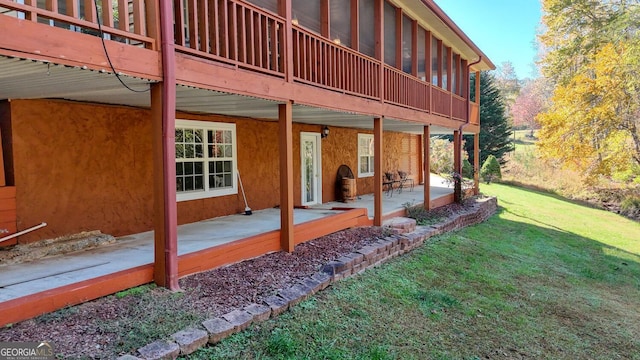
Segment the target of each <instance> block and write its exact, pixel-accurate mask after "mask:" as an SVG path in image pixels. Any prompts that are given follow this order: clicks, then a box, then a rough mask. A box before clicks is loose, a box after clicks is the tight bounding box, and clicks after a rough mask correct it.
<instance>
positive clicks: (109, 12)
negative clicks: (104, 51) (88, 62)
mask: <svg viewBox="0 0 640 360" xmlns="http://www.w3.org/2000/svg"><path fill="white" fill-rule="evenodd" d="M145 1H153V0H118V1H111V2H110V4H111V6H103V2H104V1H103V0H97V4H98V6H97V8H98V10H99V11H100V13H98V12H96V5H95V3H94V0H76V1H57V0H46V1H38V0H24V1H21V2H20V3H19V2H17V1H15V0H0V13H4V15H5V16H6V15H9V16H15V17H17V18H19V19H25V20H29V21H33V22H38V23H40V24H43V25H49V26H55V27H59V28H64V29H68V30H71V31H74V32H81V33H85V34H90V35H95V36H101V33H100V30H102V35H103V36H104V38H105V39H109V40H114V41H119V42H123V43H127V44H130V45H135V46H144V47H146V48H150V49H155V46H156V42H155V39H153V38H150V37H148V36H147V25H146V21H145V15H144V14H145V7H146V4H145ZM22 2H24V4H21V3H22ZM99 24H100V25H99ZM5 35H6V34H5ZM3 36H4V35H3Z"/></svg>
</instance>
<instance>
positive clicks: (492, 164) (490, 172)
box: [480, 155, 502, 184]
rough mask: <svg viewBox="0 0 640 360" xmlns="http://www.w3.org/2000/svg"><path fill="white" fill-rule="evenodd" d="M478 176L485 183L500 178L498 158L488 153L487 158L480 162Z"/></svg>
mask: <svg viewBox="0 0 640 360" xmlns="http://www.w3.org/2000/svg"><path fill="white" fill-rule="evenodd" d="M480 176H481V177H482V179H483V180H484V182H486V183H487V184H490V183H491V181H493V180H495V179H501V178H502V174H501V173H500V163H498V159H496V157H495V156H493V155H489V157H488V158H487V160H485V161H484V164H482V169H480Z"/></svg>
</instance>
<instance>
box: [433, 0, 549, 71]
mask: <svg viewBox="0 0 640 360" xmlns="http://www.w3.org/2000/svg"><path fill="white" fill-rule="evenodd" d="M434 1H435V3H436V4H438V6H440V8H441V9H442V10H444V12H445V13H446V14H447V15H448V16H449V17H450V18H451V19H452V20H453V21H454V22H455V23H456V24H457V25H458V27H460V29H462V31H464V33H465V34H467V36H468V37H469V38H470V39H471V41H473V42H474V43H475V44H476V45H477V46H478V47H479V48H480V50H482V52H484V53H485V54H486V55H487V56H488V57H489V59H491V61H492V62H493V63H494V64H495V65H496V66H499V65H501V64H502V63H503V62H506V61H511V63H512V64H513V67H514V68H515V70H516V74H517V76H518V78H519V79H523V78H527V77H534V76H535V73H534V72H533V64H534V62H535V56H536V53H537V50H536V49H535V47H534V46H535V45H534V42H535V39H536V29H537V27H538V24H539V23H540V17H541V5H540V1H539V0H434Z"/></svg>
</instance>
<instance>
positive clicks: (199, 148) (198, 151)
mask: <svg viewBox="0 0 640 360" xmlns="http://www.w3.org/2000/svg"><path fill="white" fill-rule="evenodd" d="M196 157H197V158H199V159H201V158H203V157H204V154H203V153H202V145H196Z"/></svg>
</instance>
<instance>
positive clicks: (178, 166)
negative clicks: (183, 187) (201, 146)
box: [176, 163, 184, 175]
mask: <svg viewBox="0 0 640 360" xmlns="http://www.w3.org/2000/svg"><path fill="white" fill-rule="evenodd" d="M183 174H184V171H183V164H182V163H176V175H183Z"/></svg>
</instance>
